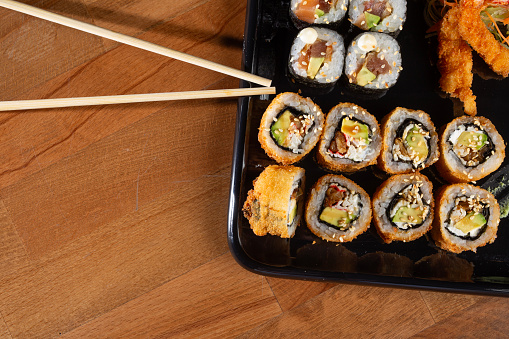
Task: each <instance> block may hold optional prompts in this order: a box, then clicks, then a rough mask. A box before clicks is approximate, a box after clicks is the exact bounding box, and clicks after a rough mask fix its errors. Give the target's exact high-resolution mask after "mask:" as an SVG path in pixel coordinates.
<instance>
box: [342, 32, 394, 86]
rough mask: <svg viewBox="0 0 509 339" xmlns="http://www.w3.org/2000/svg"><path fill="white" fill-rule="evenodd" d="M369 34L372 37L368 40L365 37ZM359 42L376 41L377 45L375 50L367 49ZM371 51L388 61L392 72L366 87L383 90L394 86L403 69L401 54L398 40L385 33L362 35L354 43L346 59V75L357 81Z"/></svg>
mask: <svg viewBox="0 0 509 339" xmlns="http://www.w3.org/2000/svg"><path fill="white" fill-rule="evenodd" d="M367 34H369V35H370V37H368V38H366V37H365V35H367ZM373 38H374V39H373ZM359 40H361V42H362V41H363V40H370V41H372V40H375V41H376V44H375V46H374V47H373V49H366V46H365V44H362V43H361V44H359ZM371 51H375V52H377V53H378V57H380V58H382V57H383V59H385V60H387V63H388V65H389V67H390V70H389V72H387V73H385V74H379V75H378V76H377V77H376V79H375V80H373V81H371V82H369V83H368V84H366V85H365V86H364V87H365V88H369V89H380V90H382V89H386V88H390V87H392V86H394V85H395V84H396V82H397V80H398V77H399V73H400V71H401V70H402V69H403V68H402V66H401V64H402V59H401V52H400V49H399V44H398V42H397V41H396V39H394V38H393V37H391V36H389V35H387V34H383V33H371V32H370V33H361V34H359V35H358V36H357V37H356V38H355V39H354V40H353V41H352V43H351V44H350V46H349V47H348V51H347V54H346V58H345V74H346V75H347V76H348V77H349V78H350V79H351V78H353V79H355V78H356V74H357V71H358V70H359V68H360V67H361V66H362V64H363V63H364V61H365V58H366V55H367V54H368V53H369V52H371Z"/></svg>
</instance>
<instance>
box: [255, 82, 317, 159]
mask: <svg viewBox="0 0 509 339" xmlns="http://www.w3.org/2000/svg"><path fill="white" fill-rule="evenodd" d="M324 121H325V118H324V115H323V113H322V111H321V109H320V107H319V106H318V105H316V104H315V103H313V101H312V100H311V99H309V98H303V97H301V96H300V95H298V94H295V93H290V92H285V93H281V94H279V95H277V96H276V97H275V98H274V100H272V102H271V103H270V105H269V107H267V109H266V110H265V113H263V116H262V120H261V122H260V129H259V132H258V141H259V142H260V144H261V146H262V148H263V149H264V151H265V153H267V155H268V156H269V157H271V158H272V159H274V160H276V161H277V162H278V163H280V164H282V165H290V164H293V163H295V162H297V161H299V160H301V159H302V158H303V157H304V156H305V155H306V154H308V153H309V152H310V151H311V150H312V149H313V147H315V145H316V144H317V142H318V140H319V139H320V135H321V134H322V129H323V123H324Z"/></svg>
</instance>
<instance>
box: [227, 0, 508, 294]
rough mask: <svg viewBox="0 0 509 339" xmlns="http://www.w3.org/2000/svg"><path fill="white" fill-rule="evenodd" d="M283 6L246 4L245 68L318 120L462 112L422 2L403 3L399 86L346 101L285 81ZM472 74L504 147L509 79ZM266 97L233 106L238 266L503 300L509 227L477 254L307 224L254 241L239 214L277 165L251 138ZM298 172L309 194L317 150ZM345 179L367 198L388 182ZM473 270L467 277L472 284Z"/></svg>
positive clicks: (289, 29) (372, 171)
mask: <svg viewBox="0 0 509 339" xmlns="http://www.w3.org/2000/svg"><path fill="white" fill-rule="evenodd" d="M288 6H289V0H284V1H273V0H250V1H249V2H248V8H247V16H246V27H245V38H244V56H243V68H244V70H246V71H248V72H251V73H255V74H258V75H260V76H263V77H266V78H269V79H273V85H274V86H276V88H277V91H278V93H280V92H286V91H292V92H297V91H299V90H301V91H302V95H304V96H309V97H310V98H311V99H312V100H313V101H314V102H316V103H317V104H318V105H320V107H321V108H322V110H323V111H324V112H328V111H329V110H330V109H331V108H332V107H333V106H335V105H336V104H338V103H340V102H353V103H355V104H357V105H360V106H362V107H364V108H366V109H367V110H368V111H369V112H370V113H372V114H373V115H375V116H376V117H377V119H378V121H381V119H382V117H383V116H384V115H385V114H387V113H389V112H390V111H391V110H392V109H394V108H395V107H398V106H400V107H406V108H410V109H420V110H424V111H426V112H428V113H429V114H430V115H431V117H432V119H433V121H434V123H435V125H436V126H437V127H439V126H442V125H444V124H446V123H448V122H449V121H451V120H452V119H453V118H454V111H458V110H461V105H459V104H458V103H454V102H453V101H451V100H450V99H448V98H447V97H445V96H444V95H443V94H442V93H441V92H440V91H439V89H438V76H439V75H438V72H437V70H436V67H435V66H434V65H433V60H434V59H435V58H436V56H435V55H436V52H435V50H436V49H435V46H434V40H433V39H429V38H426V37H425V36H426V29H427V26H426V24H425V21H424V16H423V13H424V7H425V2H424V1H418V0H409V2H408V12H407V21H406V23H405V25H404V29H403V31H402V32H401V33H400V34H399V35H398V37H397V40H398V42H399V44H400V46H401V52H402V57H403V71H402V72H401V75H400V78H399V80H398V83H397V84H396V85H395V86H394V87H393V88H392V89H390V90H389V91H388V92H387V94H386V95H385V96H383V97H382V98H379V99H376V100H372V99H365V98H364V99H363V98H361V97H358V96H353V95H351V94H346V93H345V91H344V88H343V87H342V86H341V85H340V84H339V83H338V84H337V85H336V86H335V88H334V89H333V90H332V91H331V92H330V93H328V94H320V93H317V92H315V91H314V90H311V89H306V88H305V87H302V86H298V85H296V84H294V83H293V82H292V81H291V80H290V78H289V77H288V75H287V70H286V69H287V64H286V63H287V60H288V53H289V49H290V45H291V43H292V41H293V38H294V37H295V36H296V34H297V29H296V28H295V27H294V26H293V24H292V23H291V21H290V19H289V17H288ZM338 31H339V32H340V33H341V34H342V35H343V36H344V37H345V41H346V42H345V43H346V44H348V42H349V41H350V40H351V39H352V35H353V34H354V33H353V32H349V28H348V25H346V24H345V25H342V27H340V28H339V29H338ZM435 42H436V41H435ZM475 68H476V76H474V84H473V90H474V94H475V95H477V105H478V111H479V114H480V115H483V116H485V117H487V118H489V119H491V121H492V122H493V123H494V124H495V125H496V126H497V128H498V130H499V132H500V133H501V134H502V136H503V137H504V138H505V139H506V140H508V139H509V127H508V124H507V123H504V120H505V119H506V117H505V109H504V106H503V103H504V101H505V100H504V99H505V95H507V94H506V93H507V90H508V89H509V80H500V79H499V77H496V76H495V75H494V74H492V73H491V72H490V71H489V70H487V69H486V66H485V65H484V64H483V63H482V61H479V60H477V59H476V61H475ZM241 86H242V87H248V86H249V84H247V83H245V82H241ZM272 99H273V97H270V98H264V97H252V98H243V99H241V100H240V101H239V107H238V113H237V124H236V132H235V145H234V157H233V165H232V178H231V188H230V202H229V211H228V212H229V213H228V242H229V245H230V250H231V252H232V254H233V256H234V257H235V258H236V260H237V261H238V263H239V264H240V265H242V266H243V267H245V268H246V269H248V270H250V271H253V272H256V273H259V274H264V275H270V276H278V277H284V278H297V279H312V280H325V281H344V282H345V281H346V282H356V283H374V284H382V285H391V286H404V287H419V288H429V289H440V290H448V291H457V292H475V293H489V294H497V295H509V246H506V242H507V241H508V240H509V233H508V232H509V229H508V227H507V226H508V221H507V220H506V219H502V221H501V223H500V227H499V231H498V238H497V240H496V241H495V243H494V244H491V245H487V246H485V247H482V248H479V249H478V251H477V253H473V252H464V253H461V254H458V255H454V254H449V253H445V252H443V251H441V250H439V249H438V248H437V247H436V246H435V245H434V243H433V241H431V240H430V239H429V238H428V237H427V236H424V237H421V238H420V239H417V240H415V241H412V242H409V243H402V242H396V243H391V244H384V243H383V242H382V241H381V239H380V238H379V236H378V235H377V234H376V232H375V231H374V227H373V226H372V227H370V230H369V231H368V232H366V233H364V234H362V235H361V236H359V237H358V238H357V239H355V240H354V241H352V242H350V243H345V244H335V243H327V242H324V241H322V240H321V239H319V238H318V237H316V236H314V235H313V234H312V233H311V232H310V231H309V230H308V229H307V227H306V225H305V224H301V225H300V226H299V227H298V228H297V232H296V234H295V236H294V237H293V238H292V239H281V238H279V237H275V236H270V235H268V236H264V237H258V236H255V235H254V234H253V232H252V231H251V229H250V227H249V223H248V221H247V219H245V218H244V216H243V215H242V205H243V203H244V200H245V199H246V196H247V191H248V190H250V189H251V188H252V181H253V180H254V179H255V178H256V177H257V176H258V175H259V174H260V173H261V171H262V170H263V169H264V168H265V167H266V166H267V165H269V164H274V163H275V162H274V161H273V160H271V159H269V158H268V157H267V156H266V155H265V153H264V151H263V150H262V149H261V147H260V144H259V143H258V140H257V131H258V126H259V123H260V118H261V116H262V114H263V112H264V110H265V108H266V107H267V106H268V104H269V103H270V101H271V100H272ZM296 165H297V166H300V167H303V168H305V169H306V181H307V186H308V187H310V186H311V185H312V184H313V183H314V182H315V181H316V180H317V179H318V178H319V177H320V176H322V175H324V174H326V173H327V172H326V171H324V170H323V169H321V168H319V167H318V166H317V164H316V162H315V160H314V152H312V154H311V155H309V156H307V157H306V158H305V159H304V160H303V161H301V162H299V163H298V164H296ZM504 165H505V164H504ZM504 165H502V167H501V168H502V169H501V170H499V171H498V172H497V173H496V174H494V175H495V176H497V175H498V176H497V177H496V178H494V177H491V182H495V181H497V182H498V181H499V180H501V179H504V180H505V178H504V177H503V176H502V175H500V173H501V171H504V170H505V169H504ZM423 174H425V175H427V176H428V177H429V178H430V179H431V180H432V181H433V183H434V187H435V188H436V187H439V186H440V185H441V184H443V182H441V180H440V177H439V176H438V175H437V173H436V170H435V168H434V167H432V168H431V169H427V170H425V171H423ZM348 177H349V178H350V179H352V180H354V181H355V182H356V183H357V184H359V185H360V186H362V187H363V188H364V189H365V190H366V191H367V192H368V194H370V195H372V194H373V193H374V191H375V189H376V187H377V186H378V185H379V184H380V183H382V182H383V180H384V179H386V178H387V175H386V174H385V173H382V172H380V171H379V170H378V169H377V168H376V167H374V166H372V167H370V168H368V169H366V170H364V171H361V172H358V173H355V174H353V175H349V176H348ZM507 178H509V176H507ZM486 180H490V178H486V179H485V180H483V181H482V182H478V183H477V184H478V185H483V184H484V183H485V182H486ZM501 193H504V192H501ZM497 198H499V199H500V198H501V196H497ZM499 201H500V200H499ZM394 254H396V255H394ZM429 256H431V257H429ZM424 257H429V258H432V260H437V261H436V262H435V264H430V261H429V260H427V259H422V258H424ZM437 267H440V268H439V269H437ZM472 268H473V275H471V276H470V274H469V271H471V270H472Z"/></svg>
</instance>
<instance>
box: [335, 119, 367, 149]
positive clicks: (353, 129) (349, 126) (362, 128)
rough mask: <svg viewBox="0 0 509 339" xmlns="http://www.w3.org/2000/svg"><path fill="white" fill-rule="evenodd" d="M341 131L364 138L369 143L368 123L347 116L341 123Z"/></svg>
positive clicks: (352, 136)
mask: <svg viewBox="0 0 509 339" xmlns="http://www.w3.org/2000/svg"><path fill="white" fill-rule="evenodd" d="M341 132H342V133H344V134H346V135H349V136H350V137H351V138H354V139H357V140H360V139H364V141H365V142H366V144H369V127H368V125H365V124H363V123H360V122H358V121H356V120H351V119H348V118H346V117H345V118H344V119H343V122H342V124H341Z"/></svg>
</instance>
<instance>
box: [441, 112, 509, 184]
mask: <svg viewBox="0 0 509 339" xmlns="http://www.w3.org/2000/svg"><path fill="white" fill-rule="evenodd" d="M504 157H505V144H504V140H503V139H502V136H501V135H500V134H499V133H498V132H497V130H496V128H495V126H494V125H493V124H492V123H491V121H489V120H488V119H486V118H484V117H480V116H477V117H471V116H462V117H459V118H456V119H454V120H453V121H451V122H450V123H449V124H447V126H446V127H445V128H444V129H443V131H442V133H441V135H440V158H439V160H438V162H437V168H438V170H439V172H440V175H441V176H442V177H443V178H444V179H445V180H447V181H449V182H451V183H460V182H470V181H476V180H479V179H482V178H484V177H485V176H487V175H488V174H490V173H492V172H494V171H496V170H497V169H498V168H499V167H500V165H501V164H502V162H503V161H504Z"/></svg>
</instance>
